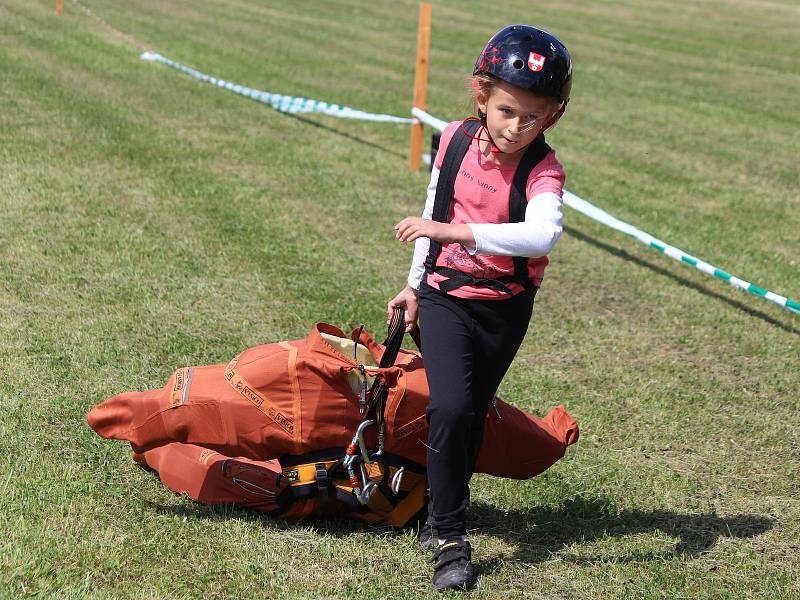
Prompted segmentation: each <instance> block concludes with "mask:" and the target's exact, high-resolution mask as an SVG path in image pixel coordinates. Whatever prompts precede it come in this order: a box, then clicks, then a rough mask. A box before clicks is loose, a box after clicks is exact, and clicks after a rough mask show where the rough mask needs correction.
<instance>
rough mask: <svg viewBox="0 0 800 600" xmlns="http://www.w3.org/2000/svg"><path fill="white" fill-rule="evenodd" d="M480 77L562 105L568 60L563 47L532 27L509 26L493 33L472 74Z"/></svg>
mask: <svg viewBox="0 0 800 600" xmlns="http://www.w3.org/2000/svg"><path fill="white" fill-rule="evenodd" d="M481 73H485V74H488V75H493V76H495V77H497V78H498V79H501V80H503V81H505V82H506V83H510V84H511V85H514V86H517V87H520V88H522V89H525V90H528V91H531V92H533V93H535V94H538V95H540V96H549V97H551V98H556V99H557V100H559V101H560V102H564V103H566V102H567V101H568V100H569V92H570V89H571V88H572V58H570V55H569V52H568V51H567V48H566V46H564V44H562V43H561V40H559V39H558V38H557V37H556V36H554V35H553V34H552V33H548V32H546V31H544V30H543V29H539V28H538V27H533V26H532V25H509V26H508V27H504V28H503V29H501V30H500V31H498V32H497V33H495V34H494V35H493V36H492V39H490V40H489V42H488V43H487V44H486V47H485V48H484V49H483V52H481V55H480V56H479V57H478V61H477V62H476V63H475V70H474V71H473V72H472V74H473V75H478V74H481Z"/></svg>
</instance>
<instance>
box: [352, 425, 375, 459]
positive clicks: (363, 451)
mask: <svg viewBox="0 0 800 600" xmlns="http://www.w3.org/2000/svg"><path fill="white" fill-rule="evenodd" d="M374 423H375V421H373V420H372V419H367V420H366V421H362V422H361V424H360V425H359V426H358V429H357V430H356V437H357V438H358V445H359V447H360V448H361V456H363V457H364V462H365V463H367V464H370V463H371V462H372V460H371V459H370V457H369V450H367V442H366V441H365V440H364V430H365V429H366V428H367V427H369V426H370V425H372V424H374Z"/></svg>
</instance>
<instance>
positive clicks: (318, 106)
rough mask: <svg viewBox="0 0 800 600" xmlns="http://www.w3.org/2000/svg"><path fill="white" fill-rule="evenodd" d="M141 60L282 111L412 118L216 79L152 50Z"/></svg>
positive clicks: (379, 119) (358, 117) (364, 118)
mask: <svg viewBox="0 0 800 600" xmlns="http://www.w3.org/2000/svg"><path fill="white" fill-rule="evenodd" d="M140 58H141V59H142V60H147V61H151V62H160V63H163V64H165V65H167V66H169V67H172V68H173V69H177V70H178V71H181V72H182V73H186V74H187V75H190V76H192V77H194V78H195V79H199V80H200V81H204V82H206V83H210V84H211V85H216V86H217V87H221V88H224V89H226V90H228V91H231V92H233V93H235V94H240V95H242V96H245V97H247V98H250V99H252V100H255V101H257V102H262V103H264V104H268V105H269V106H271V107H272V108H274V109H275V110H277V111H280V112H286V113H319V114H323V115H328V116H331V117H338V118H340V119H356V120H359V121H376V122H381V123H411V122H413V119H410V118H407V117H396V116H394V115H384V114H378V113H370V112H364V111H363V110H356V109H354V108H350V107H348V106H340V105H339V104H330V103H328V102H323V101H321V100H312V99H310V98H300V97H298V96H286V95H284V94H276V93H274V92H264V91H262V90H256V89H253V88H249V87H245V86H243V85H238V84H236V83H231V82H230V81H225V80H224V79H218V78H217V77H212V76H211V75H206V74H205V73H201V72H200V71H198V70H197V69H192V68H191V67H187V66H186V65H182V64H180V63H177V62H175V61H174V60H170V59H169V58H166V57H164V56H162V55H160V54H158V53H156V52H142V54H141V55H140Z"/></svg>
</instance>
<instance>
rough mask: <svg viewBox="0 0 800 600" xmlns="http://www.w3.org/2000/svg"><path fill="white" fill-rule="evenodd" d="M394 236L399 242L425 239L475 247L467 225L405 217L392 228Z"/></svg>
mask: <svg viewBox="0 0 800 600" xmlns="http://www.w3.org/2000/svg"><path fill="white" fill-rule="evenodd" d="M394 235H395V237H396V238H397V239H398V240H400V241H401V242H413V241H414V240H416V239H417V238H420V237H426V238H429V239H431V240H435V241H437V242H441V243H442V244H451V243H457V244H464V245H465V246H468V247H474V246H475V238H474V237H473V236H472V229H471V228H470V226H469V225H463V224H462V225H451V224H449V223H439V222H438V221H431V220H430V219H422V218H420V217H406V218H405V219H403V220H402V221H400V222H399V223H398V224H397V225H395V226H394Z"/></svg>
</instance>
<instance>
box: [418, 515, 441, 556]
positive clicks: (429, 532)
mask: <svg viewBox="0 0 800 600" xmlns="http://www.w3.org/2000/svg"><path fill="white" fill-rule="evenodd" d="M417 540H418V541H419V545H420V547H421V548H422V549H423V550H433V549H434V548H436V545H437V544H438V543H439V538H437V537H436V530H435V529H434V528H433V527H431V524H430V523H428V522H427V521H425V522H424V523H422V525H420V528H419V532H418V533H417Z"/></svg>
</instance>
